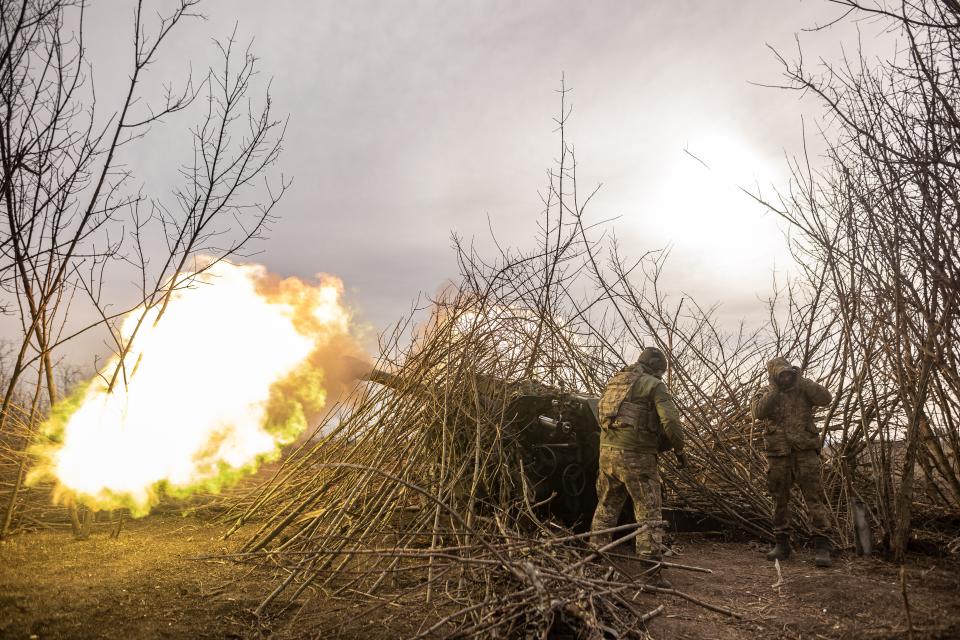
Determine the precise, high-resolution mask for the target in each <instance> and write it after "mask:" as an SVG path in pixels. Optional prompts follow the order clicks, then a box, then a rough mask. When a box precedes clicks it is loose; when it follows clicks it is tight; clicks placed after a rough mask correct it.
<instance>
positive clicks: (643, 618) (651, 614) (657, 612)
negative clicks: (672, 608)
mask: <svg viewBox="0 0 960 640" xmlns="http://www.w3.org/2000/svg"><path fill="white" fill-rule="evenodd" d="M665 609H666V605H660V606H659V607H657V608H656V609H654V610H653V611H649V612H647V613H645V614H643V615H642V616H640V622H646V621H647V620H650V619H651V618H655V617H657V616H658V615H660V614H661V613H663V612H664V610H665Z"/></svg>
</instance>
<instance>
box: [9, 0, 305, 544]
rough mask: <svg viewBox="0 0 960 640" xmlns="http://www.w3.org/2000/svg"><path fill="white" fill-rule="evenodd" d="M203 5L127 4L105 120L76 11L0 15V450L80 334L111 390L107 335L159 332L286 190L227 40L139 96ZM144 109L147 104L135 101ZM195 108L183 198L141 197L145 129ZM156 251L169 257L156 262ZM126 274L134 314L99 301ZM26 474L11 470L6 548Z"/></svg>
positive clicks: (52, 8) (272, 127) (271, 120)
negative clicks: (5, 335) (172, 303)
mask: <svg viewBox="0 0 960 640" xmlns="http://www.w3.org/2000/svg"><path fill="white" fill-rule="evenodd" d="M199 2H200V0H179V1H178V2H177V3H176V5H175V6H174V7H173V8H172V10H171V12H170V13H168V14H166V15H157V16H156V17H155V18H153V19H151V18H149V14H150V13H151V12H150V11H148V10H146V8H145V7H144V2H143V1H142V0H140V1H139V2H137V3H136V5H135V7H134V10H133V24H132V30H131V36H130V37H131V47H130V50H129V51H130V53H129V55H130V58H129V66H128V69H129V72H128V78H127V82H126V85H125V86H124V87H123V90H122V92H120V94H119V96H120V97H119V99H118V102H117V103H116V104H115V105H112V106H111V107H106V108H105V107H104V106H103V105H102V104H100V103H98V102H97V100H96V94H95V92H94V88H93V86H92V80H91V65H92V61H91V60H90V59H89V58H88V54H87V50H86V47H85V43H84V34H85V20H86V16H87V11H88V9H87V6H86V3H84V2H81V1H79V0H15V1H13V2H4V3H3V4H2V7H0V109H2V113H3V116H2V117H0V122H2V124H0V128H2V131H0V163H2V177H0V197H2V206H0V210H2V214H3V215H2V217H3V227H2V230H0V287H2V288H3V291H4V292H6V293H7V294H8V296H11V297H12V299H11V298H8V299H7V300H6V301H5V304H4V306H3V309H4V311H6V312H7V313H11V314H13V315H15V316H16V317H17V318H18V319H19V321H20V328H21V331H22V334H21V339H20V340H19V341H18V342H19V343H18V345H17V348H16V355H15V356H14V357H13V362H12V364H11V366H10V367H9V370H8V372H7V377H6V378H5V380H4V389H3V392H4V398H3V403H2V406H0V434H3V433H4V432H5V430H6V429H7V420H8V418H9V417H10V416H11V415H13V413H14V407H13V405H14V404H15V398H16V393H17V390H18V389H22V388H23V387H24V385H26V386H27V387H29V388H33V387H36V388H37V389H39V388H40V386H41V385H42V387H43V401H41V396H40V394H39V392H38V393H35V394H33V396H34V398H35V400H34V402H33V403H32V406H30V407H29V408H28V410H27V412H26V416H27V417H26V423H27V424H28V425H33V424H35V423H36V422H37V421H38V420H40V418H41V414H42V413H43V408H44V407H49V406H52V405H53V404H54V403H55V402H56V401H57V400H58V399H59V390H58V389H57V385H56V375H55V362H56V354H57V353H58V351H59V350H61V349H62V346H63V345H64V344H65V343H67V342H68V341H69V340H71V339H74V338H76V337H77V336H79V335H81V334H83V333H85V332H88V331H91V330H106V331H107V335H108V337H109V344H111V345H112V346H113V350H114V352H115V354H116V355H117V356H119V357H118V360H117V362H118V363H119V364H118V365H117V367H116V369H115V370H114V371H113V372H112V373H109V374H108V377H109V380H110V385H111V387H112V386H113V385H114V384H116V383H117V382H122V381H123V380H124V379H125V371H124V368H123V362H124V359H123V357H122V356H123V355H124V354H125V353H126V352H127V350H128V349H129V348H130V344H131V342H132V340H133V339H134V338H135V337H136V333H137V331H134V332H133V335H126V336H122V335H121V333H120V331H119V326H118V323H119V319H120V318H122V317H123V316H125V315H126V314H128V313H129V312H130V311H132V310H133V309H137V308H139V310H140V311H139V313H140V314H141V315H140V318H141V323H142V322H143V321H144V319H145V318H147V317H151V318H152V321H154V322H156V321H158V320H159V317H160V316H162V310H163V309H164V308H165V305H166V303H167V301H168V300H169V297H170V294H171V293H172V292H173V291H175V290H176V289H178V288H181V287H184V286H189V284H190V282H191V280H192V278H193V277H194V276H195V275H196V273H197V272H198V271H199V270H202V269H203V268H205V267H207V266H209V265H210V264H211V261H209V260H208V261H206V262H204V263H202V264H198V263H196V262H195V258H196V257H197V256H198V255H200V254H204V255H206V256H209V257H210V258H211V259H212V261H213V262H215V261H217V260H221V259H224V258H226V257H229V256H231V255H235V254H237V253H238V252H240V251H241V250H242V248H243V247H244V246H245V245H246V244H247V243H248V242H249V241H250V240H253V239H255V238H257V237H259V236H260V235H261V234H262V232H263V231H264V229H265V226H266V225H267V224H268V222H269V221H270V217H271V212H272V210H273V207H274V206H275V205H276V203H277V202H278V200H279V198H280V197H281V196H282V194H283V192H284V190H285V189H286V187H287V186H288V182H286V181H285V180H283V179H282V178H280V180H279V181H278V182H276V183H275V184H274V185H271V183H270V182H269V181H268V180H267V173H268V170H269V169H270V168H271V167H272V165H274V164H275V162H276V160H277V158H278V156H279V153H280V150H281V145H282V139H283V132H284V122H283V121H282V120H277V119H276V118H275V117H274V116H273V115H272V104H271V99H270V95H269V92H267V93H266V95H265V97H264V99H263V104H262V105H261V106H260V107H256V106H255V105H254V103H253V102H252V97H253V96H252V95H251V92H253V91H255V90H256V88H255V85H254V83H253V80H254V78H255V74H256V58H255V57H254V56H253V55H252V53H251V51H250V50H249V48H247V49H246V50H241V51H238V47H237V43H236V41H235V37H234V36H230V37H229V39H228V40H227V41H226V42H224V43H218V47H219V53H220V56H221V59H222V64H221V65H220V66H219V68H217V69H213V68H212V69H210V71H209V72H208V73H207V74H206V75H205V76H202V77H200V78H199V79H195V78H194V77H192V76H191V77H188V78H186V79H185V80H184V81H183V85H182V87H180V88H179V89H174V88H173V87H171V86H162V87H160V88H159V91H158V88H157V87H156V86H152V84H151V83H150V82H149V69H150V67H151V65H152V64H153V63H154V62H155V61H156V60H157V59H158V57H159V56H160V54H161V52H162V51H163V50H164V49H165V47H167V46H168V43H169V41H170V40H171V34H172V33H173V32H174V31H175V29H176V28H177V27H178V26H179V25H180V24H182V23H183V22H184V21H185V20H189V19H195V18H198V17H200V16H199V14H197V13H196V10H197V5H198V4H199ZM238 59H239V60H238ZM155 94H159V95H161V96H162V97H161V98H160V101H159V103H151V102H150V100H148V99H147V97H148V96H151V95H155ZM194 106H196V107H198V108H199V110H200V113H199V120H198V124H197V125H196V126H195V127H194V128H193V129H192V130H191V131H190V132H189V135H190V136H191V138H192V139H193V154H192V157H191V158H189V159H188V160H187V161H186V162H184V163H183V166H182V167H181V169H180V174H181V176H182V177H183V179H184V184H183V186H182V187H180V188H178V189H176V190H175V191H174V192H173V193H172V194H171V197H170V198H160V199H154V198H148V197H146V196H144V195H143V193H142V191H141V190H139V189H138V188H136V186H135V184H134V179H135V176H134V174H133V171H132V169H130V168H129V166H128V164H127V160H128V159H129V158H130V157H132V156H133V155H134V154H135V153H136V150H137V149H138V147H139V145H138V143H140V142H141V141H143V140H144V139H145V136H146V135H147V134H148V132H152V134H153V135H156V132H155V131H153V130H154V129H155V128H157V127H158V126H160V125H166V124H168V122H169V119H170V118H171V117H172V116H174V115H175V114H178V113H179V112H186V111H188V110H190V109H192V108H193V107H194ZM155 238H163V239H165V242H164V243H161V245H160V246H159V247H158V246H156V244H157V243H156V242H151V239H155ZM129 269H133V271H134V273H135V274H136V275H135V277H134V279H135V280H136V281H138V282H139V283H140V291H139V295H137V296H136V297H135V298H134V299H133V300H132V302H131V301H130V300H129V299H128V300H124V301H117V300H110V299H108V297H107V296H105V294H104V282H105V278H106V277H107V275H108V274H110V273H115V272H118V271H119V270H126V271H123V272H124V273H129ZM124 303H125V304H124ZM84 307H85V308H86V309H87V311H86V312H84V313H77V311H78V309H80V308H84ZM157 309H159V310H160V312H159V313H156V312H155V311H156V310H157ZM76 317H81V318H83V322H81V323H78V322H77V321H76V320H75V318H76ZM138 329H139V325H138ZM31 372H33V373H32V374H31ZM27 376H34V377H35V379H34V377H30V378H29V379H26V377H27ZM27 395H30V394H29V393H28V394H27ZM22 413H23V411H22V408H21V409H18V415H20V414H22ZM26 438H27V439H29V430H28V434H27V436H26ZM25 464H26V458H25V457H23V456H21V457H20V461H19V463H18V470H17V473H16V476H17V477H16V479H15V481H14V483H13V486H12V488H11V491H10V496H9V501H8V505H7V509H6V514H5V517H4V525H3V531H4V532H5V531H6V530H7V529H8V528H9V526H10V524H11V522H12V517H13V512H14V507H15V503H16V499H17V494H18V492H19V490H20V487H21V482H22V477H23V471H24V465H25ZM74 521H75V525H76V518H74Z"/></svg>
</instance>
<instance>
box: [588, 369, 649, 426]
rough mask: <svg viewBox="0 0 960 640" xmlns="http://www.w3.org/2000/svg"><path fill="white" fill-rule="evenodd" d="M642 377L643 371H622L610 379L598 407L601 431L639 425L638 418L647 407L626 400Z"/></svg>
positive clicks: (644, 412)
mask: <svg viewBox="0 0 960 640" xmlns="http://www.w3.org/2000/svg"><path fill="white" fill-rule="evenodd" d="M642 375H643V371H640V370H632V369H624V370H623V371H621V372H619V373H617V374H615V375H614V376H613V377H612V378H610V380H609V381H608V382H607V386H606V388H604V390H603V395H602V396H601V397H600V403H599V406H598V413H599V414H600V428H601V429H610V428H612V427H620V426H624V427H633V428H636V427H637V426H638V425H639V424H640V417H641V415H642V414H646V413H647V411H646V409H647V407H643V406H641V405H639V404H637V403H635V402H629V401H628V400H627V398H629V397H630V395H631V393H633V387H634V385H636V384H637V380H639V379H640V376H642Z"/></svg>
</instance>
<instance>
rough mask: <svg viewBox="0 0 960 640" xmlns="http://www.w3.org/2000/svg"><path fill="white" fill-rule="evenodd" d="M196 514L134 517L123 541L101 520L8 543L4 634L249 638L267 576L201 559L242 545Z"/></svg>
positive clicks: (122, 639)
mask: <svg viewBox="0 0 960 640" xmlns="http://www.w3.org/2000/svg"><path fill="white" fill-rule="evenodd" d="M224 531H225V528H223V527H218V526H210V525H207V524H204V523H202V522H201V521H199V520H198V519H196V518H183V517H179V516H176V515H163V516H157V515H153V516H150V517H148V518H144V519H142V520H134V521H128V522H127V523H126V524H125V525H124V527H123V531H122V533H121V534H120V537H119V538H118V539H115V540H114V539H111V538H110V537H109V530H108V527H106V526H101V527H98V528H96V529H95V530H94V532H93V534H92V535H91V536H90V538H89V539H88V540H85V541H77V540H74V539H73V536H72V535H71V533H70V531H69V529H67V530H58V531H44V532H38V533H24V534H21V535H18V536H14V537H12V538H9V539H7V540H4V541H2V542H0V638H23V639H24V640H28V639H30V638H38V639H44V638H107V639H117V640H132V639H134V638H246V637H256V636H257V635H258V631H259V629H258V627H257V624H256V620H255V618H254V616H253V614H252V611H253V609H254V607H256V605H257V604H258V603H259V602H260V599H261V598H262V594H263V592H264V590H265V589H266V588H267V587H268V585H269V582H268V580H267V578H268V576H264V575H262V574H257V573H252V572H251V571H250V569H249V568H246V567H243V566H239V565H236V564H233V563H227V562H224V561H223V560H202V559H196V558H198V557H202V556H209V555H217V554H222V553H223V552H225V551H229V550H230V548H231V547H232V546H233V544H235V543H233V542H232V541H227V542H223V541H221V540H220V537H221V536H222V534H223V533H224Z"/></svg>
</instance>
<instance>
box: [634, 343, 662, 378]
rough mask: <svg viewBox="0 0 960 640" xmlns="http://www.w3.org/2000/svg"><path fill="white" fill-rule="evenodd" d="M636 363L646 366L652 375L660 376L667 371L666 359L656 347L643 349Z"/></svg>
mask: <svg viewBox="0 0 960 640" xmlns="http://www.w3.org/2000/svg"><path fill="white" fill-rule="evenodd" d="M637 362H638V363H640V364H644V365H646V366H647V368H648V369H650V370H651V371H652V372H653V374H654V375H658V376H659V375H662V374H663V373H664V372H665V371H666V370H667V357H666V356H665V355H663V351H660V349H657V348H656V347H646V348H644V350H643V351H641V352H640V357H639V358H637Z"/></svg>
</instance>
